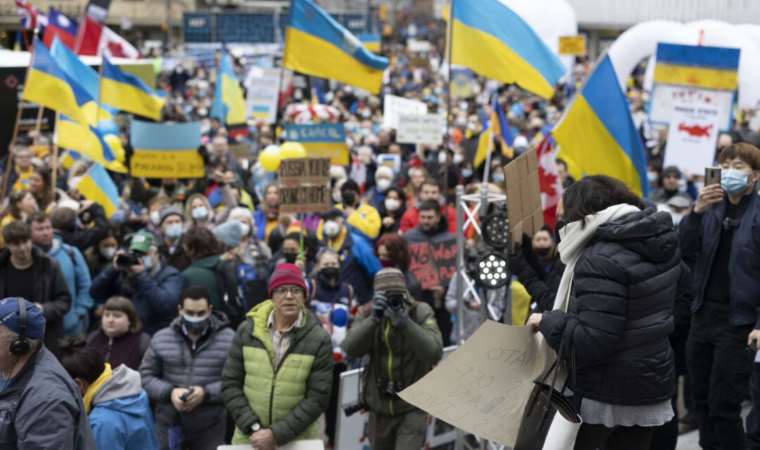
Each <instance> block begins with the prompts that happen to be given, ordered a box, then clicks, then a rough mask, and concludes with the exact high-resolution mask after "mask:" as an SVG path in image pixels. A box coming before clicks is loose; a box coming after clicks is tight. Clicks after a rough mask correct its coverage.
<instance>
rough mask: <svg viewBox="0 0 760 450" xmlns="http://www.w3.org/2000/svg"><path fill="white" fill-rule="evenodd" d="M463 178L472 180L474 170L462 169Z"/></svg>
mask: <svg viewBox="0 0 760 450" xmlns="http://www.w3.org/2000/svg"><path fill="white" fill-rule="evenodd" d="M462 176H463V177H465V178H470V177H471V176H472V169H462Z"/></svg>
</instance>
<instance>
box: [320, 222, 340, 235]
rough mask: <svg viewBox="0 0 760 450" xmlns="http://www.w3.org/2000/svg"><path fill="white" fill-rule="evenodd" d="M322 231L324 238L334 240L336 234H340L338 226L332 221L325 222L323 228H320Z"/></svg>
mask: <svg viewBox="0 0 760 450" xmlns="http://www.w3.org/2000/svg"><path fill="white" fill-rule="evenodd" d="M322 231H324V233H325V236H327V237H329V238H334V237H335V236H337V235H338V233H340V224H338V222H335V221H334V220H328V221H327V222H325V225H324V227H322Z"/></svg>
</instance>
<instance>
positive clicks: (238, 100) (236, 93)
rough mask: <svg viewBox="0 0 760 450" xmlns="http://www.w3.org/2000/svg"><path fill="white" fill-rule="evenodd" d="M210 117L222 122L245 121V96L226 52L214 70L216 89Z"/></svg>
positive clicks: (239, 122)
mask: <svg viewBox="0 0 760 450" xmlns="http://www.w3.org/2000/svg"><path fill="white" fill-rule="evenodd" d="M211 117H218V118H219V119H221V121H222V122H223V123H228V124H241V123H245V121H246V110H245V97H244V96H243V89H241V88H240V83H239V82H238V79H237V76H235V70H234V69H233V67H232V58H231V57H230V55H229V54H227V52H224V54H223V55H222V60H221V62H220V64H219V70H218V71H217V72H216V90H215V92H214V103H213V105H211Z"/></svg>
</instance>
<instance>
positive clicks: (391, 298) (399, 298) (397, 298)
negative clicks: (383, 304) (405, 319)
mask: <svg viewBox="0 0 760 450" xmlns="http://www.w3.org/2000/svg"><path fill="white" fill-rule="evenodd" d="M387 298H388V306H390V307H391V309H400V308H401V307H402V306H403V305H404V294H401V293H397V292H392V293H389V294H388V296H387Z"/></svg>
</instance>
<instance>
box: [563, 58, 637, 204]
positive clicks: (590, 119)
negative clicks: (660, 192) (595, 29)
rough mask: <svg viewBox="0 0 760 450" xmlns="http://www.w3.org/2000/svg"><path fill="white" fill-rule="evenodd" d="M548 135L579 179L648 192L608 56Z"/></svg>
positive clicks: (627, 111)
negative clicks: (599, 178) (604, 178)
mask: <svg viewBox="0 0 760 450" xmlns="http://www.w3.org/2000/svg"><path fill="white" fill-rule="evenodd" d="M552 134H553V135H554V138H555V139H556V140H557V142H558V143H559V145H560V151H559V153H558V155H557V157H558V158H562V159H565V160H570V161H573V162H575V164H576V165H577V166H578V168H579V169H580V171H581V172H582V173H581V174H580V175H609V176H611V177H614V178H617V179H619V180H621V181H622V182H624V183H625V184H626V186H628V188H629V189H631V191H633V192H635V193H636V194H638V195H640V196H647V195H648V194H649V183H648V181H647V163H646V154H645V153H644V147H643V145H642V143H641V138H640V137H639V133H638V131H637V130H636V127H635V126H634V124H633V119H632V118H631V112H630V109H629V107H628V100H626V97H625V94H624V93H623V90H622V89H621V88H620V83H619V82H618V78H617V76H616V75H615V68H614V67H613V65H612V61H611V60H610V57H609V56H608V55H605V56H604V57H603V58H602V59H601V61H600V62H599V63H598V64H597V66H596V68H595V69H594V72H593V73H592V74H591V76H590V77H589V79H588V80H587V81H586V84H585V85H584V86H583V88H581V90H580V91H579V92H578V93H577V94H576V95H575V99H574V100H573V102H572V103H571V104H570V106H569V107H568V108H567V110H566V111H565V114H564V116H563V117H562V118H561V119H560V121H559V123H557V125H556V126H555V127H554V130H552Z"/></svg>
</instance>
